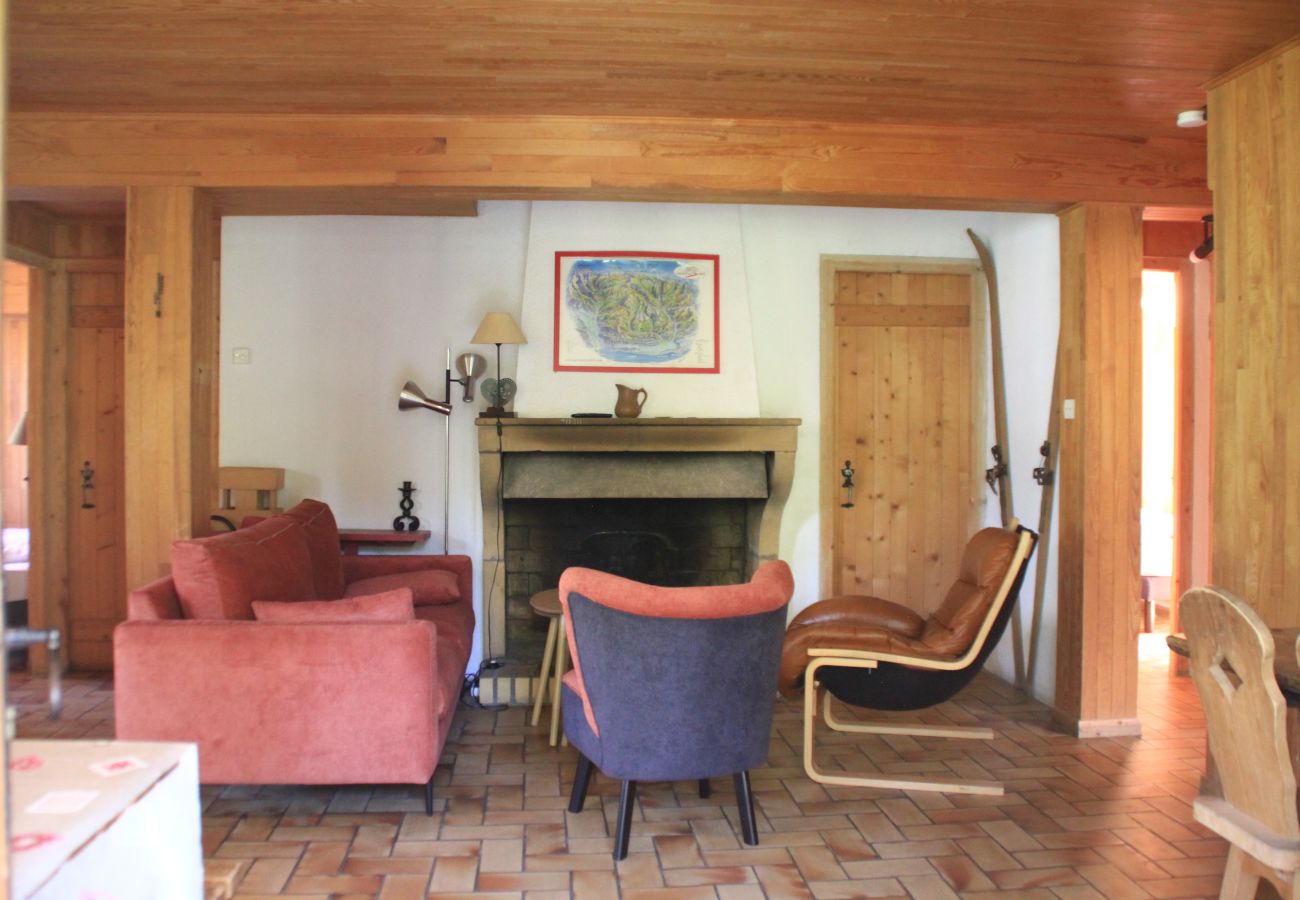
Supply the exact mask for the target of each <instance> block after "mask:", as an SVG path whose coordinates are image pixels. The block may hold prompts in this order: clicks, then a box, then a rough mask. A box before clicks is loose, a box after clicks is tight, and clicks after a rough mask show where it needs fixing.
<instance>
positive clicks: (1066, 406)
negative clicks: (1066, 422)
mask: <svg viewBox="0 0 1300 900" xmlns="http://www.w3.org/2000/svg"><path fill="white" fill-rule="evenodd" d="M1061 418H1063V419H1073V418H1074V401H1073V400H1066V401H1065V402H1064V403H1062V404H1061Z"/></svg>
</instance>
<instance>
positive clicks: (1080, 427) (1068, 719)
mask: <svg viewBox="0 0 1300 900" xmlns="http://www.w3.org/2000/svg"><path fill="white" fill-rule="evenodd" d="M1141 279H1142V228H1141V210H1140V209H1139V208H1137V207H1132V206H1124V205H1118V204H1086V205H1081V206H1076V207H1073V208H1071V209H1069V210H1067V211H1066V212H1065V213H1063V214H1062V215H1061V355H1060V365H1061V388H1062V394H1061V396H1062V397H1063V398H1065V399H1066V400H1067V402H1068V401H1069V400H1073V401H1074V404H1075V415H1074V418H1073V419H1063V420H1062V422H1061V457H1060V466H1059V470H1058V471H1059V475H1058V477H1059V478H1060V486H1059V501H1058V502H1059V509H1060V513H1059V515H1060V520H1059V521H1060V524H1059V548H1060V549H1059V563H1058V587H1057V596H1058V606H1057V650H1056V704H1055V708H1054V710H1053V718H1054V719H1055V720H1056V722H1057V723H1058V724H1060V725H1061V726H1062V727H1064V728H1066V729H1067V730H1069V731H1071V732H1073V733H1077V734H1082V735H1100V734H1127V733H1136V732H1137V731H1139V730H1140V725H1139V723H1138V721H1137V718H1136V717H1137V630H1138V597H1139V593H1140V592H1139V580H1138V565H1139V548H1140V544H1139V541H1140V528H1139V510H1140V504H1141V466H1142V457H1141V432H1142V395H1141V373H1142V334H1141V306H1140V303H1141Z"/></svg>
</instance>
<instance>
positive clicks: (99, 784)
mask: <svg viewBox="0 0 1300 900" xmlns="http://www.w3.org/2000/svg"><path fill="white" fill-rule="evenodd" d="M198 760H199V756H198V748H197V747H195V745H194V744H166V743H149V742H143V741H28V740H16V741H14V742H13V743H12V744H10V747H9V775H10V795H9V798H10V803H11V807H12V810H13V812H12V819H11V822H10V829H9V835H10V857H9V859H10V867H11V871H12V874H13V896H14V897H16V898H23V900H27V898H50V900H53V898H67V897H114V898H127V897H129V898H132V900H151V898H158V900H191V898H193V900H201V898H202V897H203V848H202V842H201V838H200V808H199V765H198Z"/></svg>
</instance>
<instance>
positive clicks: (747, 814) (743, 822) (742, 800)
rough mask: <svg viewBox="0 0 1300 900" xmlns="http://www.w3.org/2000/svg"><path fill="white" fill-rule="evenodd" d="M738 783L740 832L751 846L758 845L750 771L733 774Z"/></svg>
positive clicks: (737, 799)
mask: <svg viewBox="0 0 1300 900" xmlns="http://www.w3.org/2000/svg"><path fill="white" fill-rule="evenodd" d="M731 778H732V780H733V781H734V782H735V783H736V803H737V804H738V805H739V806H740V834H741V836H742V837H743V838H744V839H745V843H746V844H749V846H751V847H756V846H758V828H757V827H756V826H755V824H754V795H753V793H751V792H750V790H749V772H747V771H745V772H737V773H736V774H735V775H733V776H731Z"/></svg>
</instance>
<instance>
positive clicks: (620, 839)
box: [614, 781, 636, 860]
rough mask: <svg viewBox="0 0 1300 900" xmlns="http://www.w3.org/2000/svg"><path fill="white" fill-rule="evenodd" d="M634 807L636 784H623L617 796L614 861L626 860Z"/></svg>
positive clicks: (629, 782)
mask: <svg viewBox="0 0 1300 900" xmlns="http://www.w3.org/2000/svg"><path fill="white" fill-rule="evenodd" d="M635 806H636V782H635V781H625V782H623V790H622V791H621V792H620V793H619V795H618V825H617V826H615V832H614V859H615V860H620V859H627V841H628V837H629V836H630V835H631V834H632V810H633V808H634V807H635Z"/></svg>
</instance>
